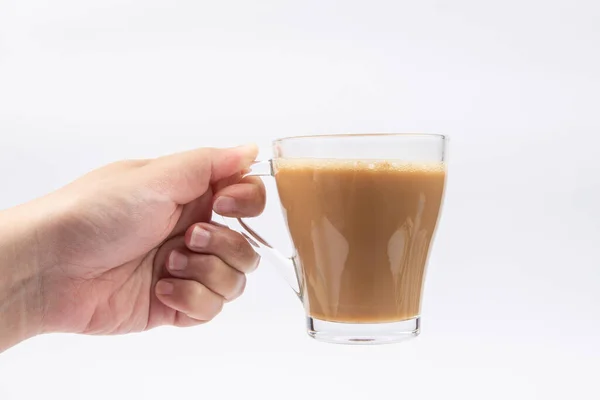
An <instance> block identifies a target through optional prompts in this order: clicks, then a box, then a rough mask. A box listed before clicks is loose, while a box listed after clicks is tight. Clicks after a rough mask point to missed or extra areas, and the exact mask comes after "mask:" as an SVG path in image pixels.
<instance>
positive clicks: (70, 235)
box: [21, 146, 265, 334]
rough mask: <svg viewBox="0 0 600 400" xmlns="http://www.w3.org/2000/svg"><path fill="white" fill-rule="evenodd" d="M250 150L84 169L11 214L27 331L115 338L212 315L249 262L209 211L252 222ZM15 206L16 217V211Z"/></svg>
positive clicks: (259, 194)
mask: <svg viewBox="0 0 600 400" xmlns="http://www.w3.org/2000/svg"><path fill="white" fill-rule="evenodd" d="M256 155H257V149H256V147H254V146H243V147H238V148H233V149H199V150H193V151H189V152H186V153H181V154H175V155H171V156H166V157H161V158H158V159H153V160H140V161H124V162H117V163H115V164H111V165H108V166H106V167H103V168H101V169H98V170H96V171H93V172H91V173H89V174H87V175H85V176H84V177H82V178H80V179H79V180H77V181H75V182H73V183H72V184H70V185H68V186H66V187H64V188H62V189H60V190H58V191H57V192H55V193H52V194H50V195H48V196H46V197H45V198H42V199H39V200H37V201H35V202H32V203H31V204H28V205H26V206H24V208H21V215H27V218H28V219H29V220H33V221H36V222H35V224H34V225H35V228H34V229H30V230H28V232H30V233H31V232H35V237H36V241H35V243H36V245H35V250H34V251H33V250H31V251H33V252H34V253H35V259H37V260H38V261H39V263H38V264H39V265H37V268H36V271H37V278H36V282H37V285H38V286H39V290H38V291H37V292H38V293H39V296H41V298H40V299H38V301H37V302H36V304H39V305H40V308H41V310H39V312H38V316H39V323H40V325H41V326H40V327H39V329H38V331H39V332H72V333H86V334H120V333H128V332H137V331H143V330H147V329H151V328H153V327H156V326H159V325H166V324H168V325H175V326H182V327H183V326H191V325H196V324H199V323H202V322H205V321H209V320H211V319H212V318H214V317H215V316H216V315H217V314H218V313H219V312H220V311H221V308H222V307H223V304H224V303H226V302H227V301H230V300H232V299H234V298H236V297H237V296H239V295H240V294H241V293H242V291H243V289H244V286H245V274H246V273H248V272H251V271H252V270H254V269H255V268H256V267H257V265H258V261H259V257H258V255H257V254H256V253H255V252H254V250H253V249H252V247H251V246H250V244H248V242H247V241H246V240H245V239H244V238H243V237H242V236H241V235H240V234H238V233H237V232H234V231H231V230H229V229H228V228H225V227H223V226H220V225H218V224H216V223H214V222H212V221H211V219H212V211H213V209H214V211H216V212H217V213H219V214H221V215H225V216H230V217H243V216H256V215H258V214H260V213H261V212H262V210H263V208H264V203H265V189H264V186H263V184H262V182H261V181H260V179H258V178H252V177H246V178H242V175H243V172H244V170H246V169H247V168H248V167H249V166H250V165H251V163H252V161H253V160H254V159H255V157H256ZM23 210H25V211H23Z"/></svg>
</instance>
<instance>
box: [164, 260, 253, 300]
mask: <svg viewBox="0 0 600 400" xmlns="http://www.w3.org/2000/svg"><path fill="white" fill-rule="evenodd" d="M167 269H168V271H169V273H170V274H171V275H173V276H174V277H177V278H182V279H191V280H194V281H197V282H201V283H202V284H203V285H204V286H206V287H207V288H209V289H210V290H212V291H213V292H215V293H216V294H218V295H220V296H222V297H223V298H224V299H225V300H227V301H231V300H233V299H235V298H237V297H239V296H240V295H241V294H242V293H243V291H244V288H245V287H246V275H244V274H243V273H241V272H239V271H238V270H236V269H234V268H232V267H230V266H229V265H227V264H226V263H225V262H224V261H223V260H221V259H220V258H219V257H217V256H215V255H212V254H198V253H193V252H191V251H189V250H173V251H172V252H171V254H170V256H169V259H168V261H167Z"/></svg>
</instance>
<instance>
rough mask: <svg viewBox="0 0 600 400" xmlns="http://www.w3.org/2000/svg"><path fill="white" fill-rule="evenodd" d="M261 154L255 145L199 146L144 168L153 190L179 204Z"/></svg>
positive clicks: (233, 173) (143, 170)
mask: <svg viewBox="0 0 600 400" xmlns="http://www.w3.org/2000/svg"><path fill="white" fill-rule="evenodd" d="M257 154H258V148H257V147H256V146H255V145H247V146H240V147H235V148H229V149H208V148H204V149H196V150H191V151H187V152H184V153H178V154H173V155H170V156H166V157H161V158H158V159H156V160H153V161H152V162H150V163H149V164H148V165H146V166H144V167H143V168H141V169H140V171H142V172H141V173H143V174H145V179H146V180H147V181H148V182H149V185H150V186H151V187H153V189H155V190H157V191H158V192H159V193H164V194H166V195H168V196H169V197H170V198H171V199H172V200H174V201H175V202H177V203H178V204H187V203H189V202H191V201H192V200H194V199H196V198H198V197H200V196H201V195H202V194H203V193H204V192H206V190H207V189H208V187H209V185H210V184H211V183H215V182H217V181H219V180H221V179H224V178H227V177H230V176H232V175H235V174H237V173H240V171H243V170H245V169H246V168H248V167H249V166H250V165H251V164H252V162H253V161H254V159H255V158H256V156H257Z"/></svg>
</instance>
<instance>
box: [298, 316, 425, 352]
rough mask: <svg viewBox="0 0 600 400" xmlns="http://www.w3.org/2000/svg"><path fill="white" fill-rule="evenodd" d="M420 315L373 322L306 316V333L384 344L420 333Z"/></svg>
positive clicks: (339, 341)
mask: <svg viewBox="0 0 600 400" xmlns="http://www.w3.org/2000/svg"><path fill="white" fill-rule="evenodd" d="M420 320H421V319H420V317H416V318H413V319H408V320H404V321H398V322H383V323H374V324H360V323H341V322H329V321H323V320H320V319H317V318H312V317H307V318H306V325H307V328H308V335H309V336H310V337H312V338H314V339H316V340H318V341H321V342H328V343H337V344H359V345H360V344H362V345H364V344H386V343H398V342H403V341H405V340H408V339H412V338H414V337H416V336H418V335H419V333H420V325H421V322H420Z"/></svg>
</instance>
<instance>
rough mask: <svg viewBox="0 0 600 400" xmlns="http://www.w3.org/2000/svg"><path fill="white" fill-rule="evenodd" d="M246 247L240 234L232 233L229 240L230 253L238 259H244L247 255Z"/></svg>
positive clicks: (244, 240)
mask: <svg viewBox="0 0 600 400" xmlns="http://www.w3.org/2000/svg"><path fill="white" fill-rule="evenodd" d="M248 246H249V244H248V242H247V241H246V239H244V237H243V236H242V235H241V234H239V233H237V232H234V235H232V238H231V240H230V247H231V252H232V253H233V254H234V255H235V256H236V257H238V258H244V257H246V256H247V255H248V253H249V252H248Z"/></svg>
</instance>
